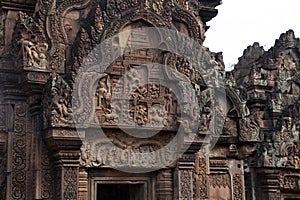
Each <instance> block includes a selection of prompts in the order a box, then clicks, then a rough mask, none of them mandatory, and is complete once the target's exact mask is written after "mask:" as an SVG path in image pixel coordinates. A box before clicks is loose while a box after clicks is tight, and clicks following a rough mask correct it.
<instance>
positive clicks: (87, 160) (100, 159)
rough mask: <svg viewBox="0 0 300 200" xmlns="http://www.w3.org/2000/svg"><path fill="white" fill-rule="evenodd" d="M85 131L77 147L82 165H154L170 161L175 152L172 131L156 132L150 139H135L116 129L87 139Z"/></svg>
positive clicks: (153, 166) (138, 166) (132, 166)
mask: <svg viewBox="0 0 300 200" xmlns="http://www.w3.org/2000/svg"><path fill="white" fill-rule="evenodd" d="M88 134H89V133H88ZM88 134H87V135H86V137H85V138H86V140H85V141H84V142H83V145H82V147H81V162H80V164H81V166H85V167H113V168H145V169H148V168H149V169H158V168H160V167H168V166H171V165H173V164H174V163H173V161H174V157H176V156H177V144H176V142H175V141H173V140H171V139H172V138H173V136H174V135H172V134H171V135H170V134H166V133H159V134H158V135H156V136H154V137H153V138H151V139H149V138H147V139H139V138H135V137H129V136H128V135H126V134H125V133H122V132H121V131H118V132H114V133H109V135H107V138H105V139H102V140H101V139H95V140H91V139H89V136H88ZM92 134H93V133H92ZM99 135H100V134H99ZM98 137H99V136H98ZM157 138H160V139H159V140H158V139H157ZM105 140H108V141H105Z"/></svg>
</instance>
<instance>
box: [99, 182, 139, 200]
mask: <svg viewBox="0 0 300 200" xmlns="http://www.w3.org/2000/svg"><path fill="white" fill-rule="evenodd" d="M96 195H97V200H112V199H113V200H139V199H143V198H144V191H143V185H142V184H97V192H96Z"/></svg>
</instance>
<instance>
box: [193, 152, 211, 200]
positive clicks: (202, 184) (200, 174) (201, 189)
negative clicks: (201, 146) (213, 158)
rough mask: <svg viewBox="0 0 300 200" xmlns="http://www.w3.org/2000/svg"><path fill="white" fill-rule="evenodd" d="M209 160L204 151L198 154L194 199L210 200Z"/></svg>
mask: <svg viewBox="0 0 300 200" xmlns="http://www.w3.org/2000/svg"><path fill="white" fill-rule="evenodd" d="M208 162H209V158H208V156H207V155H206V154H205V152H203V151H199V152H198V153H196V162H195V172H194V173H195V174H194V181H195V183H194V197H195V198H194V199H200V200H205V199H209V198H208V197H209V188H208V187H209V165H208Z"/></svg>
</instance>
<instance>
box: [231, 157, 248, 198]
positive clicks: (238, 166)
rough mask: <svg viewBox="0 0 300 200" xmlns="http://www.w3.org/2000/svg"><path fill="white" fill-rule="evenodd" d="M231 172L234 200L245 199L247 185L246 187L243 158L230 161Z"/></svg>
mask: <svg viewBox="0 0 300 200" xmlns="http://www.w3.org/2000/svg"><path fill="white" fill-rule="evenodd" d="M229 173H230V176H231V184H232V186H231V188H232V190H231V191H232V199H233V200H244V199H245V187H244V185H245V184H244V170H243V161H242V160H231V161H229Z"/></svg>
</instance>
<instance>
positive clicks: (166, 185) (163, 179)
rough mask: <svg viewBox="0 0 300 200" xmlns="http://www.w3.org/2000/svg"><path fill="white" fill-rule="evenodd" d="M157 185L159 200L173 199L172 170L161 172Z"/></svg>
mask: <svg viewBox="0 0 300 200" xmlns="http://www.w3.org/2000/svg"><path fill="white" fill-rule="evenodd" d="M156 183H157V184H156V194H157V199H158V200H171V199H173V174H172V170H171V169H165V170H161V171H160V172H159V173H158V175H157V181H156Z"/></svg>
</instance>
